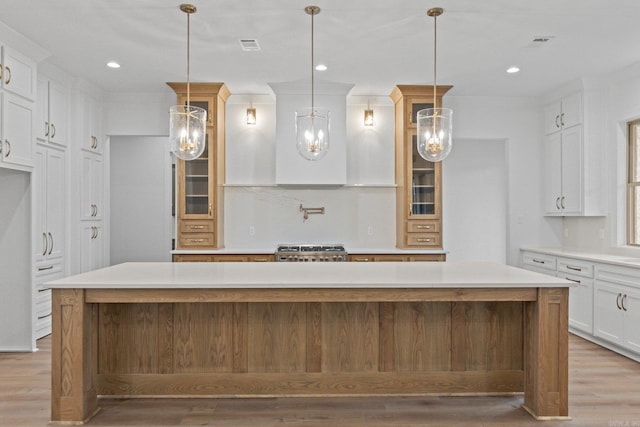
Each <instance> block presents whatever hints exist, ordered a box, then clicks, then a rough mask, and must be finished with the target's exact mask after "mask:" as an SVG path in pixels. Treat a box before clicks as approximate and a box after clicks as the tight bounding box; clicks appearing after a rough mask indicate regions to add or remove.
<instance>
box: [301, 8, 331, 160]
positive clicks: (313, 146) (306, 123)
mask: <svg viewBox="0 0 640 427" xmlns="http://www.w3.org/2000/svg"><path fill="white" fill-rule="evenodd" d="M304 11H305V12H306V13H307V14H308V15H311V108H304V109H301V110H298V111H296V129H295V130H296V148H297V150H298V153H299V154H300V155H301V156H302V157H304V158H305V159H307V160H320V159H322V158H323V157H324V156H326V155H327V152H328V151H329V124H330V112H329V110H326V109H322V108H316V107H315V105H314V83H315V82H314V50H313V49H314V45H313V17H314V16H315V15H317V14H319V13H320V8H319V7H317V6H307V7H305V8H304Z"/></svg>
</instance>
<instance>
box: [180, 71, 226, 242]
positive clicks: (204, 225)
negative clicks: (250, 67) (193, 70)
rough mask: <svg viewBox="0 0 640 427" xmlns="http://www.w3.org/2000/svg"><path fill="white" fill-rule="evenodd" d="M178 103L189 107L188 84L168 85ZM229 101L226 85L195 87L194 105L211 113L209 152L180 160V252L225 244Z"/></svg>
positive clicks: (198, 84) (207, 149)
mask: <svg viewBox="0 0 640 427" xmlns="http://www.w3.org/2000/svg"><path fill="white" fill-rule="evenodd" d="M167 84H168V85H169V86H171V88H172V89H173V90H174V91H175V92H176V95H177V96H178V101H177V102H178V103H179V104H181V103H186V100H187V85H186V83H167ZM228 97H229V91H228V89H227V87H226V86H225V85H224V84H222V83H191V84H190V98H189V102H190V104H191V105H195V106H197V107H201V108H204V109H205V110H206V111H207V135H206V146H205V150H204V152H203V153H202V155H201V156H200V157H198V158H197V159H194V160H189V161H184V160H180V159H177V160H176V166H177V168H176V169H177V173H176V175H177V176H176V178H177V179H176V187H177V188H176V201H177V203H176V206H177V209H176V236H177V239H176V249H219V248H222V247H224V243H223V242H224V241H223V238H224V236H223V226H224V222H223V212H224V210H223V206H224V205H223V191H222V186H223V184H224V144H225V141H224V113H225V103H226V101H227V98H228Z"/></svg>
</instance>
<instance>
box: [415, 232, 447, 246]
mask: <svg viewBox="0 0 640 427" xmlns="http://www.w3.org/2000/svg"><path fill="white" fill-rule="evenodd" d="M440 239H441V238H440V234H438V233H409V234H407V246H420V247H426V246H433V247H437V248H439V247H440V246H441V243H440Z"/></svg>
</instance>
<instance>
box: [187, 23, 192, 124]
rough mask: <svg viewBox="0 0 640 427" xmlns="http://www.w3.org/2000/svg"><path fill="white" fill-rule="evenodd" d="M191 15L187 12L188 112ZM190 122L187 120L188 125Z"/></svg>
mask: <svg viewBox="0 0 640 427" xmlns="http://www.w3.org/2000/svg"><path fill="white" fill-rule="evenodd" d="M190 18H191V13H189V12H187V110H188V109H189V98H190V95H191V93H190V92H191V90H190V89H191V88H190V85H189V59H190V58H189V57H190V46H191V43H190V42H191V40H190V34H191V19H190ZM188 122H189V121H188V120H187V123H188Z"/></svg>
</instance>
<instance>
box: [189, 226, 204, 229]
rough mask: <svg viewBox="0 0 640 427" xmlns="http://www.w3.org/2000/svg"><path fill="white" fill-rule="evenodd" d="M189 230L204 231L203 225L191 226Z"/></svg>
mask: <svg viewBox="0 0 640 427" xmlns="http://www.w3.org/2000/svg"><path fill="white" fill-rule="evenodd" d="M189 228H191V229H192V230H202V229H204V225H192V226H190V227H189Z"/></svg>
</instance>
